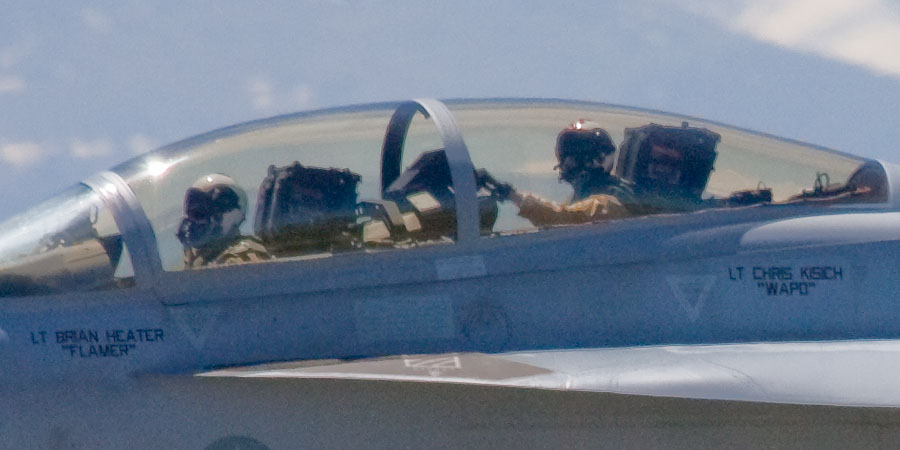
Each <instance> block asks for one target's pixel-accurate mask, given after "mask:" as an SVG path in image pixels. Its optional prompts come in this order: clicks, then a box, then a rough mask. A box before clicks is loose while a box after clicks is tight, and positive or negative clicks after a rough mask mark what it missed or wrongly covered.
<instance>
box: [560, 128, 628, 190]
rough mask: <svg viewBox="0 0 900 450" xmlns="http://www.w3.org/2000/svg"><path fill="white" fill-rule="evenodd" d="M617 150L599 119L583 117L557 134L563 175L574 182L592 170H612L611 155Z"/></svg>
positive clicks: (565, 179)
mask: <svg viewBox="0 0 900 450" xmlns="http://www.w3.org/2000/svg"><path fill="white" fill-rule="evenodd" d="M615 151H616V146H615V144H613V141H612V139H611V138H610V137H609V133H607V132H606V130H604V129H602V128H600V126H599V124H597V123H596V122H591V121H585V120H584V119H579V120H578V121H577V122H575V123H573V124H571V125H569V127H568V128H566V129H564V130H562V131H561V132H560V133H559V135H558V136H557V138H556V160H557V161H558V162H559V164H557V166H556V167H555V169H559V179H560V180H563V181H567V182H570V183H571V182H574V181H576V179H578V178H579V177H583V176H584V175H585V174H587V173H590V172H603V173H608V172H609V165H610V164H609V163H608V162H607V160H609V159H610V158H609V155H612V154H613V153H615Z"/></svg>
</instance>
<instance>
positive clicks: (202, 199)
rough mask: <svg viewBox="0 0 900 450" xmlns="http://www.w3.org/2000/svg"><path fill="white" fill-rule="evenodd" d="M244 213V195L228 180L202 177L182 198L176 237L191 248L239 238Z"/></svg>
mask: <svg viewBox="0 0 900 450" xmlns="http://www.w3.org/2000/svg"><path fill="white" fill-rule="evenodd" d="M246 211H247V193H246V192H244V190H243V189H242V188H241V187H240V186H238V185H237V183H235V181H234V180H233V179H232V178H231V177H229V176H227V175H222V174H218V173H214V174H209V175H204V176H202V177H200V178H198V179H197V181H195V182H194V184H193V185H192V186H191V187H190V188H188V190H187V192H186V193H185V195H184V218H183V219H182V220H181V225H180V226H179V227H178V232H177V233H176V236H177V237H178V240H179V241H181V243H182V244H184V245H186V246H189V247H193V248H203V247H205V246H207V245H210V244H212V243H216V242H219V241H221V240H224V239H229V238H232V237H234V236H238V235H240V229H239V227H240V226H241V223H243V222H244V218H245V216H246Z"/></svg>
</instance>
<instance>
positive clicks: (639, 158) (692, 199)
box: [616, 122, 744, 214]
mask: <svg viewBox="0 0 900 450" xmlns="http://www.w3.org/2000/svg"><path fill="white" fill-rule="evenodd" d="M719 140H720V136H719V135H718V134H716V133H714V132H712V131H710V130H707V129H705V128H696V127H690V126H688V124H687V123H686V122H685V123H683V124H682V125H681V126H680V127H678V126H675V127H668V126H662V125H656V124H649V125H645V126H643V127H639V128H628V129H626V130H625V141H624V142H623V143H622V146H621V149H620V150H619V152H620V156H619V163H620V167H618V168H617V169H616V170H617V171H619V172H621V173H622V174H623V176H624V177H626V178H628V179H629V180H631V182H633V186H634V187H633V192H634V195H635V197H636V198H637V199H638V201H637V202H636V203H631V204H629V205H628V206H629V208H630V209H631V210H632V211H633V212H635V213H637V214H653V213H677V212H687V211H696V210H698V209H704V208H709V207H715V206H717V205H719V204H721V202H720V201H716V200H715V199H712V198H703V192H704V190H705V189H706V185H707V183H708V182H709V178H710V175H711V174H712V170H713V166H714V164H715V160H716V156H717V152H716V150H715V148H716V145H717V143H718V142H719ZM736 194H739V195H744V193H736Z"/></svg>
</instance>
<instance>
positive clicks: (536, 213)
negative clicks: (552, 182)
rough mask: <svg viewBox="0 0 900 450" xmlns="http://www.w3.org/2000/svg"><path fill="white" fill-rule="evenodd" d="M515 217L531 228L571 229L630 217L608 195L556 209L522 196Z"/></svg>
mask: <svg viewBox="0 0 900 450" xmlns="http://www.w3.org/2000/svg"><path fill="white" fill-rule="evenodd" d="M519 216H521V217H524V218H526V219H528V220H529V221H530V222H531V223H532V224H533V225H534V226H537V227H546V226H552V225H574V224H580V223H589V222H596V221H600V220H613V219H622V218H626V217H631V216H632V213H631V212H630V211H629V210H628V208H626V207H625V206H624V205H623V204H622V203H621V202H619V200H618V199H617V198H616V197H615V196H612V195H608V194H595V195H591V196H589V197H587V198H585V199H584V200H580V201H577V202H574V203H570V204H568V205H563V206H561V205H558V204H556V203H554V202H550V201H547V200H543V199H541V198H538V197H535V196H534V195H531V194H526V195H524V196H522V200H521V202H519Z"/></svg>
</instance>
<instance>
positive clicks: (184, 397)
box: [0, 376, 900, 450]
mask: <svg viewBox="0 0 900 450" xmlns="http://www.w3.org/2000/svg"><path fill="white" fill-rule="evenodd" d="M37 389H40V390H39V391H38V390H37ZM4 394H5V395H4V402H3V410H2V411H0V436H2V442H3V445H4V448H10V449H31V448H49V449H69V448H128V449H136V450H142V449H160V448H166V449H176V450H181V449H185V450H196V449H211V450H217V449H229V450H230V449H234V448H250V449H271V450H276V449H292V448H327V449H331V448H335V449H337V448H340V449H346V448H367V449H368V448H373V446H374V447H378V448H523V447H527V448H607V447H609V448H660V447H664V448H675V449H680V448H685V449H688V448H690V449H694V448H707V447H713V448H734V447H739V448H775V449H778V448H798V447H800V448H891V447H892V446H893V445H895V444H896V442H897V440H898V439H900V417H898V415H897V414H896V410H894V409H890V408H875V409H873V408H854V407H834V406H815V405H778V404H764V403H752V402H724V401H713V400H697V399H678V398H662V397H647V396H634V395H622V394H608V393H595V392H567V391H552V390H539V389H520V388H506V387H496V386H477V385H461V384H432V383H395V382H384V381H366V380H314V379H278V380H273V379H235V378H210V377H178V376H170V377H144V378H141V379H136V380H134V381H133V382H131V383H118V384H117V383H94V384H91V383H84V384H82V385H79V386H73V385H59V384H48V385H45V386H35V387H34V389H28V390H24V391H17V392H4ZM236 444H241V445H243V446H239V445H236ZM251 445H254V446H251Z"/></svg>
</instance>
